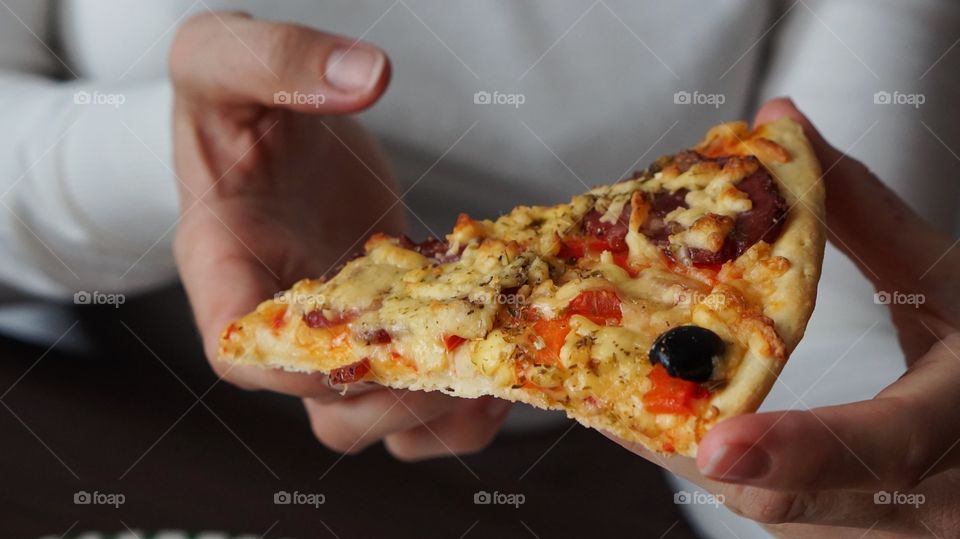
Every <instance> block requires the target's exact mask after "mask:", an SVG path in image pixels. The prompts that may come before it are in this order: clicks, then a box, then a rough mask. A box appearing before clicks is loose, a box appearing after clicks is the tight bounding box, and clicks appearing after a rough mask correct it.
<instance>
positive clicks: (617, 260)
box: [613, 253, 640, 277]
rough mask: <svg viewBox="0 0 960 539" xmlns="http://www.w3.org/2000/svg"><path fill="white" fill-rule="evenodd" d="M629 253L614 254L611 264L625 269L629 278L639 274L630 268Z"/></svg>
mask: <svg viewBox="0 0 960 539" xmlns="http://www.w3.org/2000/svg"><path fill="white" fill-rule="evenodd" d="M629 259H630V253H616V254H614V255H613V263H614V264H616V265H618V266H620V267H621V268H623V269H625V270H626V271H627V273H628V274H629V275H630V276H631V277H636V276H637V275H639V274H640V272H639V271H637V270H636V269H635V268H633V267H631V266H630V260H629Z"/></svg>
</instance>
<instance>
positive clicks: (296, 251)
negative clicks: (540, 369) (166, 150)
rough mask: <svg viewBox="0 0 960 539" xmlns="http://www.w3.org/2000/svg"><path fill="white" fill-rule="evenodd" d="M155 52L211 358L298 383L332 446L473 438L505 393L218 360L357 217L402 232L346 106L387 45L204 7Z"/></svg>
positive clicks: (351, 239)
mask: <svg viewBox="0 0 960 539" xmlns="http://www.w3.org/2000/svg"><path fill="white" fill-rule="evenodd" d="M169 67H170V76H171V80H172V82H173V87H174V153H175V165H176V171H177V175H178V177H179V184H180V185H179V191H180V202H181V220H180V222H179V224H178V227H177V231H176V238H175V242H174V249H175V255H176V259H177V264H178V267H179V270H180V274H181V277H182V279H183V282H184V286H185V287H186V290H187V294H188V296H189V298H190V303H191V306H192V308H193V312H194V315H195V317H196V320H197V324H198V326H199V329H200V333H201V336H202V338H203V343H204V349H205V352H206V355H207V357H208V359H209V360H210V363H211V365H212V367H213V369H214V370H215V371H216V372H217V374H218V375H219V376H221V377H222V378H223V379H226V380H228V381H230V382H232V383H234V384H236V385H238V386H240V387H243V388H246V389H265V390H272V391H278V392H281V393H286V394H290V395H296V396H300V397H303V398H304V403H305V406H306V409H307V412H308V413H309V415H310V419H311V424H312V426H313V430H314V432H315V433H316V435H317V437H318V438H319V439H320V440H321V441H322V442H323V443H324V444H326V445H327V446H329V447H331V448H333V449H335V450H338V451H342V452H353V451H358V450H360V449H363V448H364V447H366V446H368V445H370V444H372V443H374V442H377V441H379V440H381V439H385V440H386V443H387V446H388V448H389V449H390V450H391V451H392V452H393V453H394V454H395V455H397V456H398V457H402V458H423V457H427V456H435V455H441V454H444V453H446V452H448V451H455V452H466V451H471V450H477V449H479V448H481V447H483V446H484V445H486V443H487V442H488V441H489V440H490V439H491V438H492V436H493V435H494V434H495V432H496V430H497V429H498V427H499V425H500V423H501V422H502V420H503V418H504V416H505V415H506V412H507V407H506V404H505V403H501V402H499V401H493V400H489V399H480V400H475V401H470V400H460V399H453V398H450V397H446V396H443V395H440V394H438V393H416V392H409V393H405V392H397V391H394V390H391V389H387V388H382V387H380V386H369V385H367V386H365V387H362V388H361V387H360V386H359V385H354V386H351V387H350V388H349V393H348V394H347V395H346V396H342V395H341V393H340V391H337V389H340V388H331V387H330V385H329V383H328V381H327V378H326V376H324V375H321V374H315V375H307V374H295V373H287V372H282V371H278V370H264V369H260V368H257V367H245V366H228V365H226V364H223V363H221V362H219V361H217V348H218V339H219V335H220V332H221V331H222V330H223V328H224V327H225V326H226V325H227V324H228V323H229V322H230V321H232V320H233V319H235V318H237V317H239V316H240V315H242V314H245V313H247V312H249V311H251V310H253V309H254V308H255V307H256V305H257V304H258V303H260V302H261V301H263V300H265V299H268V298H270V297H271V296H272V295H273V294H275V293H276V292H277V291H279V290H283V289H286V288H288V287H289V286H290V285H291V284H293V282H295V281H296V280H298V279H301V278H304V277H308V276H319V275H323V274H325V273H328V272H329V271H330V270H331V269H333V267H335V266H336V265H338V264H339V263H341V262H343V261H344V260H345V257H346V256H348V255H349V254H350V253H351V252H352V251H355V250H357V249H358V248H359V246H362V242H363V240H364V239H366V237H367V236H368V235H369V233H370V232H372V231H375V230H376V231H383V232H387V233H393V234H399V233H401V232H402V230H403V213H402V204H401V201H400V199H399V198H398V197H399V195H398V192H397V185H396V183H395V181H394V179H393V177H392V175H391V172H390V169H389V167H388V164H387V161H386V159H385V157H384V156H383V154H382V152H381V150H380V149H379V147H378V146H377V144H376V143H375V141H374V140H373V138H372V137H371V136H370V135H369V134H368V133H367V132H366V131H365V130H364V129H363V128H362V127H361V126H360V124H359V123H358V122H357V121H356V120H354V119H353V118H351V117H350V116H347V114H350V113H353V112H357V111H359V110H362V109H364V108H366V107H368V106H370V105H372V104H373V103H374V102H376V101H377V99H379V97H380V96H381V94H382V93H383V92H384V90H385V89H386V86H387V83H388V81H389V77H390V64H389V61H388V59H387V57H386V55H385V54H384V53H383V52H382V51H380V50H379V49H377V48H375V47H373V46H372V45H369V44H367V43H362V42H357V41H353V40H350V39H346V38H343V37H339V36H335V35H331V34H326V33H323V32H318V31H315V30H312V29H309V28H305V27H301V26H296V25H290V24H280V23H273V22H265V21H258V20H254V19H252V18H250V17H248V16H246V15H243V14H238V13H213V12H211V13H207V14H204V15H201V16H198V17H194V18H193V19H191V20H189V21H188V22H187V23H185V24H184V26H183V27H182V28H181V29H180V31H179V33H178V34H177V37H176V39H175V41H174V44H173V48H172V51H171V55H170V65H169ZM360 389H362V391H360Z"/></svg>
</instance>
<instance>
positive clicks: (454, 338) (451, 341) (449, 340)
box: [443, 335, 467, 352]
mask: <svg viewBox="0 0 960 539" xmlns="http://www.w3.org/2000/svg"><path fill="white" fill-rule="evenodd" d="M466 341H467V340H466V339H464V338H463V337H461V336H459V335H447V336H446V337H444V338H443V346H444V347H446V349H447V351H448V352H452V351H454V350H456V349H457V347H458V346H460V345H461V344H463V343H465V342H466Z"/></svg>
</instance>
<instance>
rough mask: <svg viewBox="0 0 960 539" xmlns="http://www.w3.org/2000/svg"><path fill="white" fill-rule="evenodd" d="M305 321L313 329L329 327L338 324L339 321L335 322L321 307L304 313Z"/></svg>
mask: <svg viewBox="0 0 960 539" xmlns="http://www.w3.org/2000/svg"><path fill="white" fill-rule="evenodd" d="M303 323H304V324H306V325H307V327H311V328H313V329H317V328H328V327H331V326H336V325H337V324H339V322H334V321H332V320H330V319H329V318H327V317H326V316H324V315H323V313H322V312H320V309H315V310H313V311H310V312H308V313H306V314H304V315H303Z"/></svg>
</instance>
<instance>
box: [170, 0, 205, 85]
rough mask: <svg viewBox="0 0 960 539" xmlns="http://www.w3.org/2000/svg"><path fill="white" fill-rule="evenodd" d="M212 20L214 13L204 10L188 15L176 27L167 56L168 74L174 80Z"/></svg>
mask: <svg viewBox="0 0 960 539" xmlns="http://www.w3.org/2000/svg"><path fill="white" fill-rule="evenodd" d="M212 20H214V14H213V13H212V12H209V11H206V12H203V13H199V14H196V15H192V16H190V17H189V18H188V19H187V20H186V21H184V23H183V24H182V25H180V28H178V29H177V33H176V35H175V36H174V38H173V43H172V44H171V47H170V54H169V56H168V58H167V62H168V67H169V70H170V74H171V75H172V77H173V79H174V81H176V80H177V79H178V78H179V75H181V73H182V68H183V66H184V65H185V64H186V63H187V62H188V60H189V59H190V57H191V56H192V55H193V54H194V53H195V51H196V46H197V44H198V43H199V42H200V40H202V39H203V38H204V34H206V33H207V28H208V27H209V26H210V23H211V21H212Z"/></svg>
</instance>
